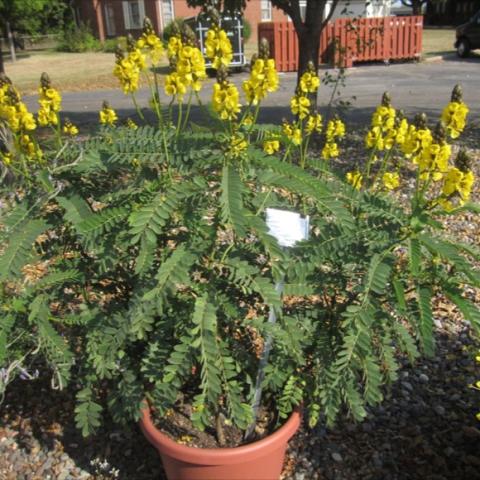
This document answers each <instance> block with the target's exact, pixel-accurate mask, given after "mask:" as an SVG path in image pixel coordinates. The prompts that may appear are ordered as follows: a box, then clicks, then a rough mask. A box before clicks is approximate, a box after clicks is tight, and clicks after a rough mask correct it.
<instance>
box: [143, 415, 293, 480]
mask: <svg viewBox="0 0 480 480" xmlns="http://www.w3.org/2000/svg"><path fill="white" fill-rule="evenodd" d="M300 421H301V415H300V412H299V411H295V412H293V414H292V415H291V416H290V418H289V419H288V420H287V422H286V423H285V424H284V425H283V426H282V427H280V428H279V429H278V430H276V431H275V432H274V433H272V435H269V436H268V437H266V438H264V439H262V440H259V441H258V442H254V443H250V444H248V445H243V446H241V447H236V448H217V449H214V448H195V447H188V446H186V445H179V444H178V443H175V442H174V441H173V440H171V439H170V438H169V437H167V436H166V435H164V434H163V433H162V432H161V431H160V430H158V429H157V428H156V427H155V425H154V424H153V422H152V418H151V416H150V409H149V408H148V406H147V407H146V408H144V409H143V410H142V418H141V419H140V422H139V423H140V428H141V429H142V431H143V433H144V435H145V436H146V437H147V439H148V441H149V442H150V443H151V444H152V445H153V446H154V447H155V448H156V449H157V450H158V452H159V453H160V457H161V458H162V462H163V467H164V469H165V472H166V474H167V477H168V479H169V480H247V479H248V480H278V478H279V477H280V474H281V473H282V467H283V461H284V459H285V450H286V449H287V443H288V441H289V440H290V438H291V437H293V435H295V433H296V431H297V430H298V428H299V426H300Z"/></svg>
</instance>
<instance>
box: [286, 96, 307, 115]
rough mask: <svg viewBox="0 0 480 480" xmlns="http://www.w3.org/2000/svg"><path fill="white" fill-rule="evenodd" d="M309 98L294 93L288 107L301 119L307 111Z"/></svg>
mask: <svg viewBox="0 0 480 480" xmlns="http://www.w3.org/2000/svg"><path fill="white" fill-rule="evenodd" d="M310 104H311V103H310V100H309V99H308V98H307V97H304V96H300V95H294V96H293V97H292V99H291V100H290V109H291V110H292V113H293V114H294V115H298V118H299V119H300V120H303V119H304V118H305V117H306V116H307V115H308V113H309V109H310Z"/></svg>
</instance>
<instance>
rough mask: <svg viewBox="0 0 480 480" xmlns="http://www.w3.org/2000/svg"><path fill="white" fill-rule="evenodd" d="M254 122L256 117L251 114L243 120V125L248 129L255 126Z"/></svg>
mask: <svg viewBox="0 0 480 480" xmlns="http://www.w3.org/2000/svg"><path fill="white" fill-rule="evenodd" d="M253 121H254V117H253V115H252V114H251V113H249V114H247V115H246V116H245V118H244V119H243V122H242V125H245V126H246V127H250V126H251V125H253Z"/></svg>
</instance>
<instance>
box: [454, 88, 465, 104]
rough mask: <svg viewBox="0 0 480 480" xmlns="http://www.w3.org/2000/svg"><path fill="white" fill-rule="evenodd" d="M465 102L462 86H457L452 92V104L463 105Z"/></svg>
mask: <svg viewBox="0 0 480 480" xmlns="http://www.w3.org/2000/svg"><path fill="white" fill-rule="evenodd" d="M462 101H463V90H462V87H461V86H460V85H458V84H457V85H455V86H454V87H453V90H452V102H458V103H461V102H462Z"/></svg>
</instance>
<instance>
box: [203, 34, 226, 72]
mask: <svg viewBox="0 0 480 480" xmlns="http://www.w3.org/2000/svg"><path fill="white" fill-rule="evenodd" d="M205 53H206V55H207V57H208V58H209V59H210V60H211V61H212V67H213V68H215V69H216V70H218V69H219V68H220V66H222V65H223V66H225V67H228V66H229V65H230V63H231V61H232V58H233V48H232V44H231V43H230V40H229V39H228V36H227V34H226V32H225V31H224V30H221V29H220V28H219V27H218V26H214V27H213V28H211V29H210V30H209V31H208V32H207V35H206V39H205Z"/></svg>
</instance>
